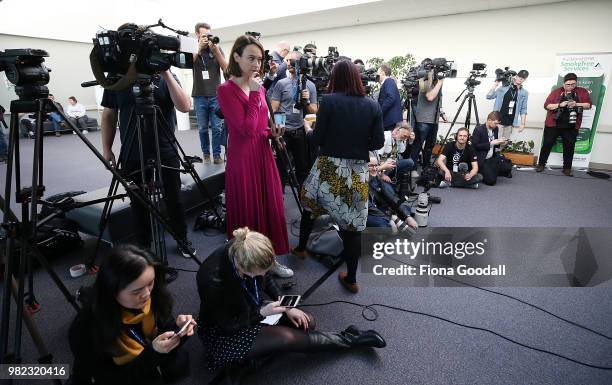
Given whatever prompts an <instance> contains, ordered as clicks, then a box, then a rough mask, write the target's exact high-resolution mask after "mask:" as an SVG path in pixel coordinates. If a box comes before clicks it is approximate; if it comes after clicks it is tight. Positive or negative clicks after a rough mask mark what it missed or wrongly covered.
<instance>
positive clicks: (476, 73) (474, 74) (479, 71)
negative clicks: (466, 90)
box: [463, 63, 487, 88]
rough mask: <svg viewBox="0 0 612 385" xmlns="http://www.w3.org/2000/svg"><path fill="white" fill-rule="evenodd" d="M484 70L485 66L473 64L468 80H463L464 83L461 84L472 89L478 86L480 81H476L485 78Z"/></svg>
mask: <svg viewBox="0 0 612 385" xmlns="http://www.w3.org/2000/svg"><path fill="white" fill-rule="evenodd" d="M486 68H487V65H486V64H484V63H473V64H472V70H471V71H470V76H468V78H467V79H466V80H465V83H463V84H465V85H466V86H467V87H472V88H473V87H476V86H477V85H479V84H480V83H481V81H480V80H477V79H478V78H486V77H487V73H486Z"/></svg>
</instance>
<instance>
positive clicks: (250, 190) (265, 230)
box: [217, 80, 289, 255]
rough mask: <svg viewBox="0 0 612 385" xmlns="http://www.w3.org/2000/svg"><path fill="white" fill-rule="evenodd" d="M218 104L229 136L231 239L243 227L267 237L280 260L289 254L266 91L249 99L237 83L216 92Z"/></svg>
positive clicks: (227, 185) (227, 169) (227, 183)
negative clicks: (233, 233) (270, 141)
mask: <svg viewBox="0 0 612 385" xmlns="http://www.w3.org/2000/svg"><path fill="white" fill-rule="evenodd" d="M217 98H218V101H219V106H220V107H221V111H222V112H223V115H224V117H225V124H227V130H228V149H227V164H226V166H225V202H226V206H227V218H226V220H227V235H228V238H229V239H231V238H232V231H234V230H235V229H237V228H239V227H243V226H248V227H249V229H251V230H255V231H258V232H260V233H262V234H265V235H266V236H267V237H268V238H270V240H271V241H272V246H273V247H274V251H275V252H276V254H278V255H280V254H286V253H288V252H289V241H288V239H287V225H286V222H285V209H284V206H283V192H282V189H281V185H280V179H279V177H278V170H277V169H276V163H275V162H274V157H273V155H272V149H271V148H270V143H269V141H268V139H269V138H270V131H269V130H268V106H267V105H266V99H265V90H264V88H263V87H261V88H260V90H259V92H257V91H251V92H250V93H249V96H248V97H247V95H246V94H245V93H244V91H242V89H241V88H240V87H239V86H238V85H237V84H236V83H234V82H233V81H231V80H228V81H226V82H225V83H223V84H222V85H220V86H219V88H218V93H217Z"/></svg>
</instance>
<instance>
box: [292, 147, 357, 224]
mask: <svg viewBox="0 0 612 385" xmlns="http://www.w3.org/2000/svg"><path fill="white" fill-rule="evenodd" d="M301 196H302V205H303V206H304V208H305V209H307V210H310V211H311V212H312V214H313V215H314V216H315V217H318V216H320V215H322V214H329V215H330V216H331V217H332V219H333V221H334V222H335V223H336V224H337V225H338V226H340V228H342V229H343V230H348V231H363V230H365V227H366V222H367V220H368V162H367V161H365V160H357V159H342V158H334V157H331V156H324V155H320V156H319V157H318V158H317V160H316V161H315V163H314V165H313V166H312V169H311V170H310V174H309V175H308V178H307V179H306V181H305V182H304V185H303V186H302V191H301Z"/></svg>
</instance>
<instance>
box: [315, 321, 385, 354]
mask: <svg viewBox="0 0 612 385" xmlns="http://www.w3.org/2000/svg"><path fill="white" fill-rule="evenodd" d="M308 339H309V342H310V344H309V349H308V350H309V351H317V352H320V351H333V350H344V349H350V348H356V347H372V348H384V347H385V346H387V343H386V342H385V340H384V338H382V336H381V335H380V334H378V333H377V332H376V331H374V330H368V331H361V330H358V329H357V328H356V327H355V326H349V327H348V328H346V330H344V331H342V332H340V333H324V332H318V331H310V332H308Z"/></svg>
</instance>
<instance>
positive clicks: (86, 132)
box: [81, 130, 89, 134]
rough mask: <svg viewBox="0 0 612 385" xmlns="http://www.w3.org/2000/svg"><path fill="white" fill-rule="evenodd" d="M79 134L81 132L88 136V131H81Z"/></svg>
mask: <svg viewBox="0 0 612 385" xmlns="http://www.w3.org/2000/svg"><path fill="white" fill-rule="evenodd" d="M81 132H82V133H83V134H89V131H87V130H83V131H81Z"/></svg>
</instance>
